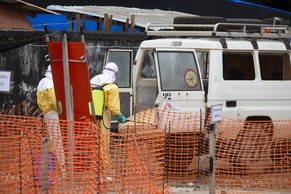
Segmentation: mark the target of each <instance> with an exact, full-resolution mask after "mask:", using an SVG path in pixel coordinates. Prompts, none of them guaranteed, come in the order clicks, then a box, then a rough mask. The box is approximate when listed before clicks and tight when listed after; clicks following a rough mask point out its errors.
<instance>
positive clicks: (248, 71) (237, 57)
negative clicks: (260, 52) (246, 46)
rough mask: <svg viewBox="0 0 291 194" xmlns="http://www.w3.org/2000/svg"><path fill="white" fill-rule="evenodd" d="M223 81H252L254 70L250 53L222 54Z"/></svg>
mask: <svg viewBox="0 0 291 194" xmlns="http://www.w3.org/2000/svg"><path fill="white" fill-rule="evenodd" d="M223 79H224V80H254V79H255V68H254V60H253V55H252V53H229V52H224V53H223Z"/></svg>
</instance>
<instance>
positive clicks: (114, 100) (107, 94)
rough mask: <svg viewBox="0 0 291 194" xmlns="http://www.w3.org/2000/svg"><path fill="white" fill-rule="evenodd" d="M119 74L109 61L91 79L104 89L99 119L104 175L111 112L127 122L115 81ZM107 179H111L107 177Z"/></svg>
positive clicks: (92, 83)
mask: <svg viewBox="0 0 291 194" xmlns="http://www.w3.org/2000/svg"><path fill="white" fill-rule="evenodd" d="M117 74H118V66H117V65H116V64H115V63H113V62H109V63H107V64H106V65H105V67H104V69H103V71H102V74H99V75H96V76H94V77H93V78H92V79H91V80H90V83H91V86H92V87H93V88H94V87H98V86H101V87H103V91H104V111H103V118H102V120H97V125H98V126H99V127H100V128H101V163H102V171H103V174H102V176H103V177H107V168H108V164H109V137H110V120H111V115H110V112H111V113H112V114H113V115H114V116H117V119H118V121H119V122H120V123H125V122H126V118H125V117H124V116H123V114H122V113H121V111H120V99H119V90H118V86H117V85H116V84H115V83H114V82H115V80H116V77H117ZM107 179H110V178H109V177H107Z"/></svg>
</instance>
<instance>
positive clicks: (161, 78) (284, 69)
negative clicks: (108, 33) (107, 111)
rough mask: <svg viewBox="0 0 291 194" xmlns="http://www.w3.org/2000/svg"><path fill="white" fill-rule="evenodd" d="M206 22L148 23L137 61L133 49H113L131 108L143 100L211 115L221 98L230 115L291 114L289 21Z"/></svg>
mask: <svg viewBox="0 0 291 194" xmlns="http://www.w3.org/2000/svg"><path fill="white" fill-rule="evenodd" d="M208 21H209V20H208ZM202 23H203V22H201V23H200V24H149V25H148V27H147V29H146V33H147V35H148V37H149V40H146V41H143V42H142V43H141V45H140V47H139V49H138V51H137V54H136V57H135V60H134V63H133V64H132V65H131V64H130V63H128V62H130V61H131V60H132V59H131V56H132V51H126V50H109V51H108V53H107V58H106V60H107V61H112V60H113V61H115V62H116V63H117V64H119V65H120V67H119V68H120V69H121V73H122V72H125V71H127V74H126V75H123V76H120V77H121V78H119V79H126V84H119V87H120V92H121V93H122V94H121V96H122V97H121V98H122V99H121V103H122V109H123V110H124V112H127V113H126V116H130V115H132V114H133V113H134V107H135V106H136V105H139V106H146V107H157V109H159V110H166V111H170V112H171V111H172V112H194V113H195V112H197V113H202V115H205V117H206V115H207V112H208V110H209V108H210V107H211V105H216V104H222V105H223V110H222V116H223V117H224V118H229V119H234V120H243V121H257V120H258V121H260V120H267V121H270V123H272V121H273V120H286V119H291V62H290V61H291V48H290V47H291V46H290V40H291V30H290V26H288V25H274V24H262V23H255V22H251V23H238V22H235V23H226V22H220V23H215V24H202ZM121 56H126V57H121ZM123 64H124V65H123ZM124 83H125V82H124ZM123 103H125V104H126V106H124V105H125V104H123ZM205 117H204V118H205ZM290 133H291V132H290ZM289 136H290V135H289Z"/></svg>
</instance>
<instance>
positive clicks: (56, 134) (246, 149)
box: [0, 107, 291, 194]
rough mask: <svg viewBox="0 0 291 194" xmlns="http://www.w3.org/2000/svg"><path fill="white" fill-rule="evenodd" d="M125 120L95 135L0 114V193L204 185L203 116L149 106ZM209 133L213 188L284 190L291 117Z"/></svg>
mask: <svg viewBox="0 0 291 194" xmlns="http://www.w3.org/2000/svg"><path fill="white" fill-rule="evenodd" d="M23 109H24V110H33V109H31V108H30V109H28V108H26V109H25V107H23V108H22V109H21V110H23ZM16 110H17V109H15V110H14V111H12V112H14V113H15V114H16V113H17V111H16ZM27 112H28V113H29V112H31V111H26V113H27ZM32 112H35V111H32ZM20 114H22V112H21V113H20ZM27 115H29V114H27ZM129 120H130V122H128V123H126V124H122V125H120V128H119V132H120V133H118V134H117V133H104V134H107V136H105V137H102V136H101V135H99V133H100V131H99V129H98V128H97V127H96V125H94V124H92V123H90V122H89V121H86V120H84V122H73V121H63V120H54V119H50V120H49V119H43V118H41V117H39V116H37V117H29V116H16V115H7V114H6V115H0V192H1V193H43V192H51V193H98V192H100V193H169V192H171V189H170V188H168V187H167V186H166V183H168V184H171V185H175V184H176V183H183V184H184V183H195V185H196V188H197V187H200V188H201V187H205V185H206V188H207V186H208V185H209V173H210V166H209V131H210V129H209V126H210V125H209V121H208V120H204V119H202V117H201V116H200V115H196V114H191V113H171V112H158V111H156V110H155V109H144V110H143V111H141V112H139V113H137V114H136V115H135V116H133V117H130V118H129ZM215 137H216V138H215V140H216V141H215V143H216V144H215V145H216V146H215V148H216V155H215V161H214V162H215V192H216V193H235V194H238V193H257V194H258V193H276V192H286V193H288V192H291V176H290V174H291V172H290V171H291V121H247V122H243V121H234V120H227V119H225V118H223V120H222V121H221V122H220V123H219V124H218V130H217V134H216V136H215ZM102 138H105V139H108V141H105V142H107V143H108V147H109V150H108V152H107V153H106V152H104V151H102V146H104V145H103V144H102V143H100V140H102ZM104 156H106V157H104ZM104 158H108V161H104ZM105 164H106V165H105ZM197 185H198V186H197ZM198 190H199V189H198ZM193 191H195V188H194V187H193Z"/></svg>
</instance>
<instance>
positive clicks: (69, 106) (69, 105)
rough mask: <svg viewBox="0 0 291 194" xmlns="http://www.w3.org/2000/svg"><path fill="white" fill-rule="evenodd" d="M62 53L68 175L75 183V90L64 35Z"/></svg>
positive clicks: (63, 36) (64, 35) (65, 36)
mask: <svg viewBox="0 0 291 194" xmlns="http://www.w3.org/2000/svg"><path fill="white" fill-rule="evenodd" d="M62 51H63V69H64V88H65V98H66V116H67V120H68V121H69V122H68V145H69V147H68V166H69V169H68V173H69V177H70V178H71V180H72V181H73V178H74V151H75V134H74V128H73V125H72V123H73V121H74V107H73V88H72V86H71V84H70V73H69V57H68V46H67V35H66V34H65V33H64V34H63V35H62Z"/></svg>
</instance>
